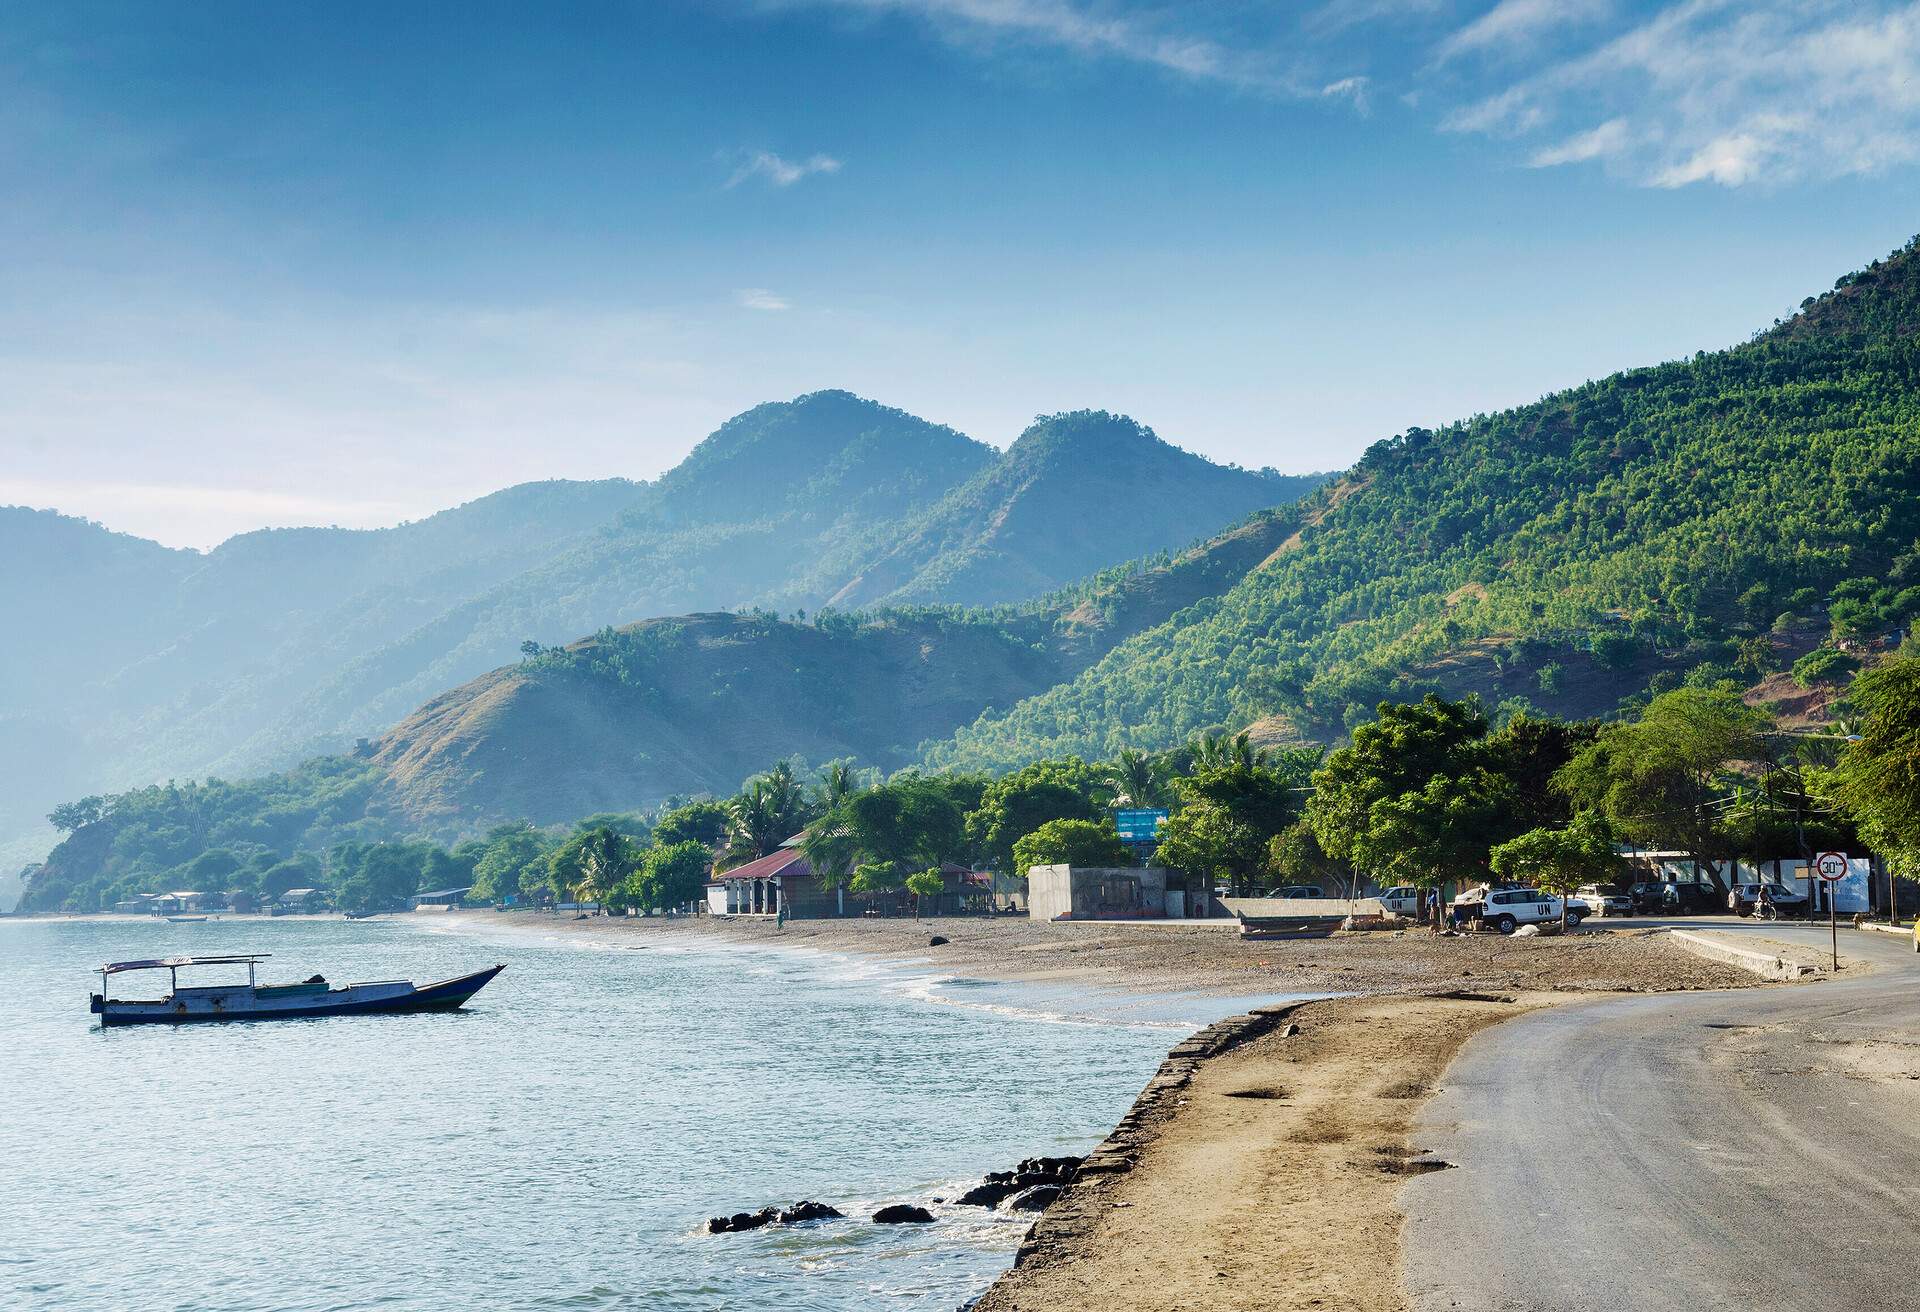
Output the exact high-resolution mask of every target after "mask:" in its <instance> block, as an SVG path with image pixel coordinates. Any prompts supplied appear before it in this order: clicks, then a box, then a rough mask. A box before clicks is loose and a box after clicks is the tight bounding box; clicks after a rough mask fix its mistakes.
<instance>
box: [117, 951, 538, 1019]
mask: <svg viewBox="0 0 1920 1312" xmlns="http://www.w3.org/2000/svg"><path fill="white" fill-rule="evenodd" d="M505 969H506V967H505V966H504V965H500V966H489V967H488V968H487V969H485V970H478V971H475V972H474V973H473V974H471V975H462V976H460V977H458V978H457V979H448V980H442V981H440V982H439V983H437V984H427V985H423V986H421V987H419V988H414V987H412V986H411V985H408V986H407V987H406V989H405V991H404V992H399V991H393V992H382V993H378V994H371V995H367V996H362V997H358V998H356V997H353V996H352V994H353V993H354V992H355V990H356V988H364V987H366V986H349V987H347V988H344V989H336V990H333V991H332V992H329V993H323V994H318V995H309V996H307V997H305V998H291V997H290V998H283V999H278V1000H276V1001H275V1002H274V1003H273V1004H272V1005H260V1004H259V1003H258V1002H256V1001H251V1000H250V1001H247V1002H240V1003H239V1004H238V1005H227V1001H226V1000H228V999H232V998H233V996H234V995H233V994H232V993H227V994H223V1001H222V1002H221V1003H219V1004H213V1005H189V1003H190V1002H192V1001H194V1000H193V999H188V1000H185V1001H179V1002H176V1001H174V1000H164V1001H159V1002H135V1001H126V1000H120V999H112V1000H106V999H100V998H98V997H96V999H95V1005H94V1010H95V1011H96V1012H97V1013H99V1016H100V1023H101V1024H102V1025H194V1024H201V1023H204V1022H215V1021H235V1020H308V1019H312V1018H313V1017H316V1016H371V1015H404V1014H407V1013H410V1012H423V1011H456V1010H458V1009H459V1008H461V1007H463V1006H465V1005H466V1002H467V1000H468V999H469V998H471V997H472V996H473V995H474V994H476V993H478V992H479V991H480V990H481V989H483V988H485V987H486V986H487V985H488V984H489V983H491V982H492V980H493V977H494V976H495V975H498V974H499V973H500V972H501V971H502V970H505ZM238 992H240V993H245V994H248V996H249V999H251V997H252V991H249V990H239V991H238ZM176 996H178V995H176Z"/></svg>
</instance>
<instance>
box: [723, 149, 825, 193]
mask: <svg viewBox="0 0 1920 1312" xmlns="http://www.w3.org/2000/svg"><path fill="white" fill-rule="evenodd" d="M839 171H840V161H839V160H837V159H835V158H834V157H833V156H831V155H809V156H807V157H806V158H805V159H801V160H789V159H783V158H782V157H780V156H779V155H776V154H774V153H773V152H772V151H770V150H756V151H754V152H753V153H752V154H750V155H748V156H747V157H746V158H745V159H744V160H742V161H741V162H740V164H739V165H738V167H736V168H735V169H734V171H733V175H732V176H731V177H729V178H728V179H727V186H729V187H737V186H739V185H740V184H741V183H743V182H745V181H747V180H748V179H749V178H764V179H766V180H767V181H768V182H769V183H771V184H772V185H774V186H776V187H791V186H792V185H793V184H794V183H796V182H799V181H800V180H801V179H803V178H810V177H812V176H813V175H814V174H816V173H838V172H839Z"/></svg>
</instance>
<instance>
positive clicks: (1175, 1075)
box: [1013, 999, 1312, 1270]
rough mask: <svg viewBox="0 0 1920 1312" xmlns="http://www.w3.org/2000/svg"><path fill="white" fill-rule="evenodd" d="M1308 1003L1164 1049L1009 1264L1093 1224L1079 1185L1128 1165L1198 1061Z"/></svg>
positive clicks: (1094, 1208)
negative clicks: (1123, 1110)
mask: <svg viewBox="0 0 1920 1312" xmlns="http://www.w3.org/2000/svg"><path fill="white" fill-rule="evenodd" d="M1309 1001H1312V999H1302V1000H1300V1001H1298V1002H1284V1003H1276V1004H1274V1005H1273V1006H1270V1007H1255V1008H1254V1009H1253V1010H1252V1011H1251V1012H1248V1013H1247V1014H1246V1015H1244V1016H1229V1017H1227V1018H1226V1019H1225V1020H1218V1021H1215V1022H1214V1023H1213V1024H1211V1025H1209V1026H1207V1027H1206V1028H1205V1029H1202V1030H1198V1031H1196V1032H1194V1033H1193V1034H1191V1035H1189V1036H1188V1037H1187V1038H1186V1039H1184V1040H1182V1041H1181V1042H1180V1043H1177V1044H1175V1045H1174V1046H1173V1048H1172V1049H1171V1050H1170V1051H1169V1052H1168V1053H1167V1059H1166V1060H1165V1061H1163V1062H1161V1063H1160V1069H1159V1070H1157V1071H1155V1072H1154V1074H1153V1078H1151V1079H1149V1080H1148V1081H1147V1084H1146V1087H1145V1088H1143V1089H1142V1090H1140V1096H1139V1097H1137V1098H1135V1099H1134V1100H1133V1106H1132V1107H1130V1108H1128V1109H1127V1114H1126V1115H1125V1116H1122V1117H1121V1118H1120V1121H1119V1123H1118V1124H1117V1125H1115V1126H1114V1127H1113V1133H1111V1134H1109V1135H1108V1136H1107V1137H1106V1138H1105V1139H1103V1140H1101V1142H1100V1144H1099V1146H1098V1147H1096V1148H1095V1149H1094V1150H1093V1151H1092V1152H1090V1153H1088V1154H1087V1157H1086V1160H1085V1161H1083V1162H1081V1163H1080V1170H1079V1172H1078V1174H1076V1175H1075V1176H1074V1178H1073V1180H1072V1182H1070V1183H1069V1184H1068V1185H1067V1187H1066V1189H1065V1191H1064V1192H1062V1193H1061V1195H1060V1197H1058V1198H1056V1199H1055V1200H1054V1201H1053V1202H1052V1203H1051V1204H1050V1205H1048V1207H1047V1210H1046V1211H1044V1212H1042V1213H1041V1214H1040V1219H1039V1220H1037V1221H1035V1222H1034V1223H1033V1225H1032V1226H1030V1227H1028V1229H1027V1234H1026V1237H1025V1238H1024V1239H1022V1240H1021V1241H1020V1251H1019V1252H1018V1253H1017V1254H1016V1255H1015V1257H1014V1259H1013V1264H1014V1268H1015V1269H1016V1270H1017V1269H1018V1268H1019V1267H1020V1266H1021V1264H1023V1263H1025V1262H1028V1261H1030V1260H1032V1259H1034V1258H1036V1257H1038V1258H1045V1257H1046V1256H1048V1255H1049V1253H1050V1252H1051V1251H1052V1250H1055V1249H1057V1248H1059V1247H1062V1246H1063V1245H1064V1244H1065V1242H1066V1241H1067V1240H1068V1238H1069V1237H1070V1236H1073V1235H1078V1234H1080V1233H1082V1232H1085V1231H1086V1230H1088V1229H1089V1228H1090V1227H1091V1226H1092V1225H1093V1223H1094V1220H1095V1218H1096V1216H1097V1214H1098V1209H1099V1207H1101V1206H1104V1204H1100V1203H1098V1202H1097V1200H1094V1199H1092V1198H1090V1197H1088V1194H1089V1192H1090V1191H1089V1190H1087V1189H1085V1188H1083V1187H1082V1186H1083V1185H1084V1184H1085V1183H1086V1182H1088V1181H1090V1180H1092V1179H1094V1178H1096V1177H1098V1176H1102V1175H1111V1174H1116V1173H1121V1172H1126V1171H1131V1170H1132V1169H1133V1167H1134V1163H1135V1162H1137V1161H1138V1160H1139V1157H1140V1152H1141V1149H1142V1148H1143V1147H1144V1146H1145V1145H1146V1143H1147V1141H1148V1140H1149V1139H1150V1138H1151V1137H1152V1131H1151V1129H1150V1126H1151V1125H1152V1124H1153V1123H1155V1122H1157V1121H1159V1120H1161V1119H1163V1118H1164V1116H1165V1115H1166V1114H1168V1113H1170V1112H1171V1111H1172V1110H1173V1104H1174V1100H1175V1099H1176V1098H1178V1097H1179V1096H1180V1094H1181V1091H1182V1090H1184V1089H1185V1088H1186V1087H1187V1085H1188V1084H1190V1083H1191V1082H1192V1081H1193V1076H1194V1072H1195V1071H1197V1070H1198V1069H1199V1068H1200V1063H1201V1062H1203V1061H1205V1060H1206V1059H1207V1058H1209V1057H1214V1056H1218V1055H1219V1054H1220V1053H1223V1052H1226V1051H1227V1050H1229V1049H1231V1048H1237V1047H1239V1046H1240V1045H1241V1044H1243V1043H1248V1042H1251V1041H1252V1040H1254V1039H1257V1038H1259V1037H1260V1036H1261V1035H1263V1034H1269V1033H1271V1032H1273V1031H1274V1030H1276V1029H1278V1028H1279V1027H1280V1026H1281V1025H1283V1024H1285V1023H1286V1019H1287V1017H1288V1016H1290V1015H1292V1014H1293V1013H1294V1012H1295V1011H1297V1010H1299V1009H1300V1008H1301V1007H1303V1006H1305V1005H1307V1003H1308V1002H1309Z"/></svg>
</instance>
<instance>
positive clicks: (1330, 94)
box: [1320, 77, 1372, 114]
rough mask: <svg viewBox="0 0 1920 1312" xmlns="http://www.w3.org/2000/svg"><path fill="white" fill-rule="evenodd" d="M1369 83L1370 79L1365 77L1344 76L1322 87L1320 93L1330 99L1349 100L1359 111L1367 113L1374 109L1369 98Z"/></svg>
mask: <svg viewBox="0 0 1920 1312" xmlns="http://www.w3.org/2000/svg"><path fill="white" fill-rule="evenodd" d="M1369 85H1370V82H1369V80H1368V79H1367V78H1364V77H1343V78H1340V79H1339V80H1337V81H1334V82H1329V83H1327V85H1325V86H1323V87H1321V88H1320V94H1321V96H1322V97H1324V98H1326V99H1328V100H1345V101H1348V102H1350V103H1351V104H1352V105H1353V107H1354V109H1355V110H1356V111H1357V112H1359V113H1361V114H1365V113H1368V112H1369V111H1370V110H1371V109H1372V105H1371V104H1370V102H1369V101H1368V100H1367V88H1368V86H1369Z"/></svg>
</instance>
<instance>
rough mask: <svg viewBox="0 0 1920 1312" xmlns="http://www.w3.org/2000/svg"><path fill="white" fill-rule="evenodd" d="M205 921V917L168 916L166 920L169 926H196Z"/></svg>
mask: <svg viewBox="0 0 1920 1312" xmlns="http://www.w3.org/2000/svg"><path fill="white" fill-rule="evenodd" d="M205 919H206V917H205V916H168V917H167V918H166V920H167V923H168V924H169V925H197V924H199V923H200V922H201V921H203V920H205Z"/></svg>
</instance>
